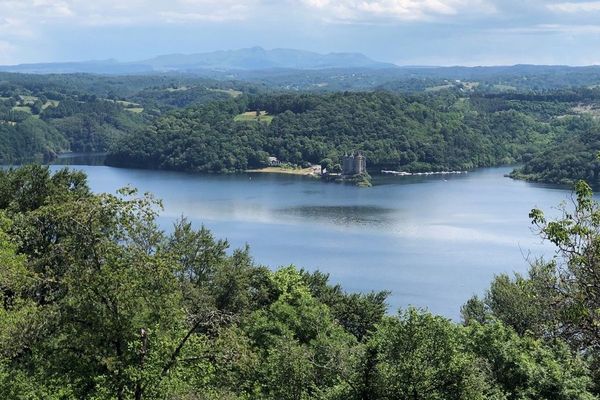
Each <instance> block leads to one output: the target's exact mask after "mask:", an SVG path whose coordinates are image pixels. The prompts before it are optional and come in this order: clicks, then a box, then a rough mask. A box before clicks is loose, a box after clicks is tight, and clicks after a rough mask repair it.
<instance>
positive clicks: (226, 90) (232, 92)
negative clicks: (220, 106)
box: [208, 88, 244, 98]
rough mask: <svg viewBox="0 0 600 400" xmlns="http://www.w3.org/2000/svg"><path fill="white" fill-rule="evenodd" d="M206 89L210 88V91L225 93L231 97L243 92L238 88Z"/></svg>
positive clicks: (238, 95)
mask: <svg viewBox="0 0 600 400" xmlns="http://www.w3.org/2000/svg"><path fill="white" fill-rule="evenodd" d="M208 90H210V91H211V92H219V93H226V94H228V95H230V96H231V97H233V98H236V97H240V96H241V95H242V94H244V93H243V92H240V91H239V90H233V89H210V88H209V89H208Z"/></svg>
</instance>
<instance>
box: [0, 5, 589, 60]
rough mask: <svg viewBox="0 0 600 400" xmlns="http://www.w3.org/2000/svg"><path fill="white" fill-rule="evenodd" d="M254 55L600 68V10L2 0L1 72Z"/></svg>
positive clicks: (529, 7)
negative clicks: (294, 52) (231, 52)
mask: <svg viewBox="0 0 600 400" xmlns="http://www.w3.org/2000/svg"><path fill="white" fill-rule="evenodd" d="M253 46H262V47H264V48H267V49H272V48H296V49H302V50H311V51H317V52H320V53H328V52H359V53H363V54H365V55H367V56H369V57H371V58H373V59H376V60H378V61H386V62H392V63H395V64H398V65H468V66H473V65H512V64H561V65H591V64H600V1H575V0H571V1H568V0H566V1H565V0H243V1H240V0H0V64H4V65H6V64H18V63H30V62H57V61H82V60H101V59H109V58H113V59H117V60H120V61H137V60H143V59H147V58H151V57H153V56H156V55H160V54H171V53H200V52H207V51H214V50H227V49H238V48H245V47H253Z"/></svg>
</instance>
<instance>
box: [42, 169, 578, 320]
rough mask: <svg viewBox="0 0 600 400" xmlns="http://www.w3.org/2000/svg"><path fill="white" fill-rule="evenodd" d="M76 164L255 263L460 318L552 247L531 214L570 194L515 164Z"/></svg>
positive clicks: (105, 185) (96, 184) (100, 184)
mask: <svg viewBox="0 0 600 400" xmlns="http://www.w3.org/2000/svg"><path fill="white" fill-rule="evenodd" d="M52 168H53V169H56V168H59V167H58V166H54V167H52ZM74 168H77V169H81V170H83V171H85V172H86V173H87V174H88V176H89V182H90V185H91V187H92V189H93V190H94V191H96V192H114V191H115V190H116V189H117V188H119V187H122V186H125V185H133V186H136V187H138V188H139V189H140V191H142V192H145V191H149V192H153V193H154V194H155V195H156V196H157V197H159V198H162V199H163V201H164V206H165V209H164V212H163V213H162V215H161V219H160V221H161V225H162V226H163V227H164V228H165V229H169V227H170V226H171V223H172V221H173V220H174V219H176V218H178V217H179V216H181V215H185V216H187V217H189V218H190V219H191V220H192V221H194V222H195V223H196V224H197V225H198V226H200V225H201V224H204V225H206V226H207V227H209V228H210V229H211V230H212V231H213V232H214V233H215V234H216V236H217V237H224V238H227V239H229V241H230V242H231V243H232V245H233V246H234V247H239V246H243V245H244V244H245V243H249V244H250V246H251V249H252V254H253V256H254V258H255V261H256V262H258V263H261V264H264V265H268V266H271V267H277V266H281V265H288V264H295V265H297V266H299V267H304V268H306V269H310V270H314V269H319V270H321V271H324V272H327V273H329V274H330V275H331V280H332V281H333V282H337V283H341V284H342V285H343V287H344V288H345V289H347V290H349V291H362V292H368V291H371V290H383V289H386V290H391V291H392V296H391V298H390V301H389V303H390V306H391V310H392V311H395V309H396V308H398V307H404V306H406V305H409V304H411V305H415V306H419V307H426V308H428V309H429V310H431V311H433V312H435V313H439V314H443V315H446V316H448V317H452V318H458V315H459V309H460V306H461V305H462V304H463V303H464V302H465V301H466V300H467V299H468V298H469V297H470V296H471V295H473V294H475V293H479V294H481V293H483V291H484V290H485V289H486V287H487V286H488V285H489V282H490V280H491V279H492V277H493V276H494V274H498V273H502V272H513V271H515V272H525V271H526V270H527V262H526V260H525V258H526V257H527V256H528V254H529V255H530V256H531V257H533V256H539V255H543V254H546V255H551V254H552V250H551V248H550V247H549V246H548V245H543V244H541V242H540V239H539V238H538V237H536V236H535V235H534V234H533V233H532V231H531V226H530V224H529V220H528V213H529V211H530V210H531V208H532V207H534V206H538V207H542V208H544V209H546V210H549V211H551V210H550V209H551V208H552V207H555V206H556V205H558V204H559V203H560V202H561V201H564V200H567V199H569V198H570V192H569V191H566V190H562V189H558V188H552V187H543V186H540V185H532V184H528V183H525V182H519V181H513V180H511V179H508V178H505V177H504V174H506V173H508V172H509V171H510V168H493V169H483V170H479V171H476V172H471V173H469V174H466V175H456V176H447V177H442V176H432V177H396V178H382V179H381V180H380V181H378V185H377V186H375V187H373V188H369V189H361V188H356V187H352V186H342V185H337V184H327V183H323V182H319V181H317V180H312V179H310V178H304V177H294V176H282V175H268V174H252V175H230V176H223V175H191V174H185V173H174V172H157V171H143V170H129V169H116V168H109V167H103V166H75V167H74Z"/></svg>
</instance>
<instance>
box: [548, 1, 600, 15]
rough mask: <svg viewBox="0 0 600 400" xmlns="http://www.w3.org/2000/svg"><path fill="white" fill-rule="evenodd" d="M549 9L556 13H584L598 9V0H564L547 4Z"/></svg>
mask: <svg viewBox="0 0 600 400" xmlns="http://www.w3.org/2000/svg"><path fill="white" fill-rule="evenodd" d="M548 9H549V10H550V11H553V12H556V13H568V14H574V13H586V12H594V11H600V1H585V2H579V3H575V2H566V3H557V4H550V5H548Z"/></svg>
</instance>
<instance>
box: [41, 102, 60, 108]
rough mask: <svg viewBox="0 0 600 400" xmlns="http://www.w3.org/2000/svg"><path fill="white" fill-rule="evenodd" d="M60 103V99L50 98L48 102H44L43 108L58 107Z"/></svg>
mask: <svg viewBox="0 0 600 400" xmlns="http://www.w3.org/2000/svg"><path fill="white" fill-rule="evenodd" d="M59 104H60V101H58V100H48V101H47V102H46V104H44V105H43V106H42V109H44V110H45V109H46V108H48V107H53V108H54V107H58V105H59Z"/></svg>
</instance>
